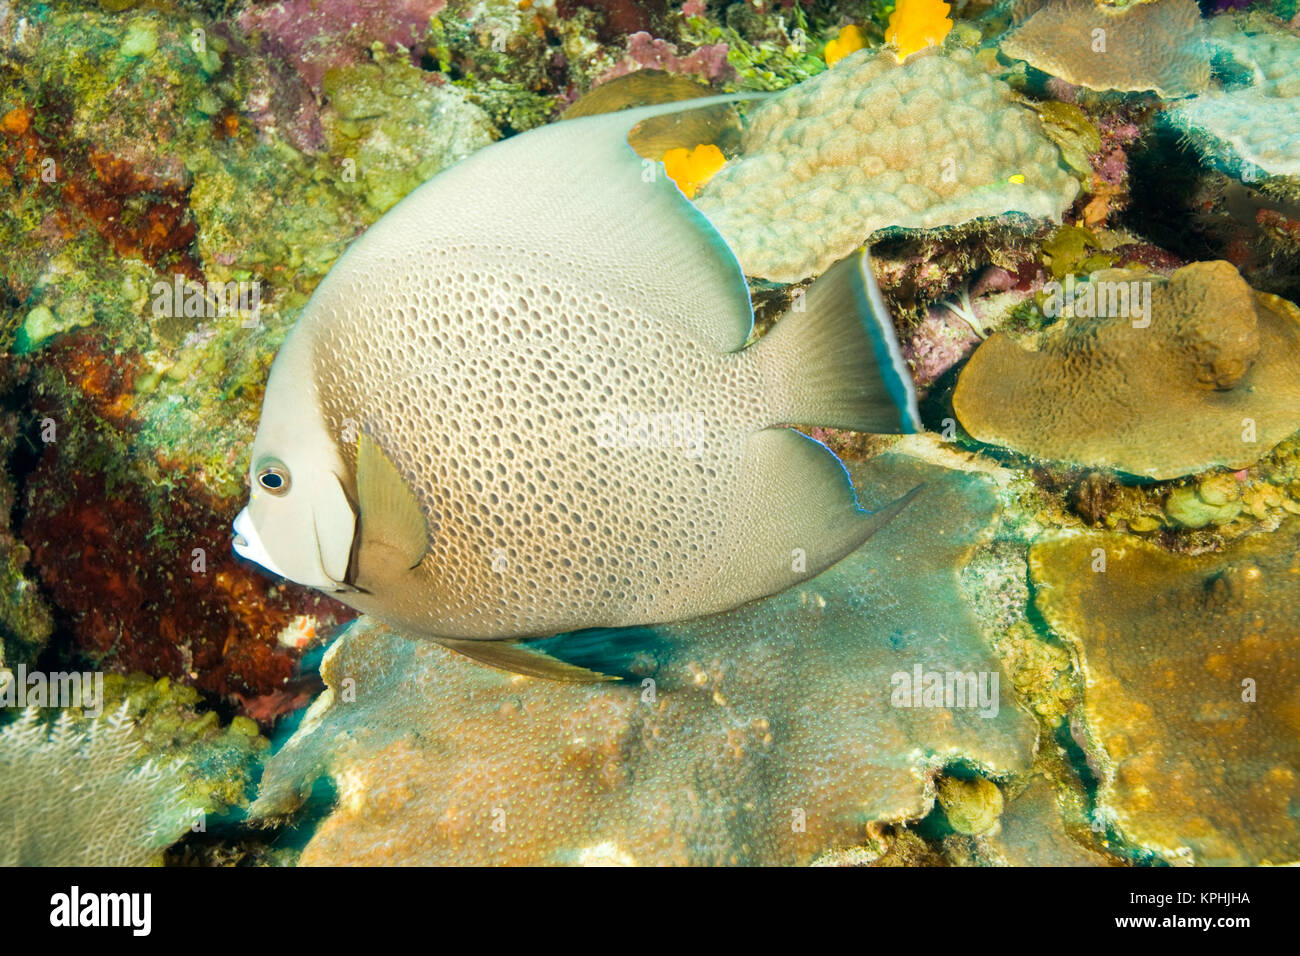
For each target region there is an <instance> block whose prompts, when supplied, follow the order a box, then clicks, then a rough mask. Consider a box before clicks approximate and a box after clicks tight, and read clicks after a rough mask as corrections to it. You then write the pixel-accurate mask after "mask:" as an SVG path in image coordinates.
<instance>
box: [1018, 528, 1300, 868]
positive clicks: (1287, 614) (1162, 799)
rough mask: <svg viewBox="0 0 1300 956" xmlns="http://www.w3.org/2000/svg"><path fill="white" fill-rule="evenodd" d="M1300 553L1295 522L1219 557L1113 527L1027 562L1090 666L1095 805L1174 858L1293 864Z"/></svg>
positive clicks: (1299, 727)
mask: <svg viewBox="0 0 1300 956" xmlns="http://www.w3.org/2000/svg"><path fill="white" fill-rule="evenodd" d="M1099 553H1100V554H1101V555H1103V556H1104V561H1105V563H1104V564H1103V565H1098V560H1099V559H1098V554H1099ZM1298 554H1300V522H1297V521H1295V520H1294V519H1293V520H1290V521H1288V522H1287V523H1286V524H1284V525H1283V526H1282V528H1281V529H1279V530H1278V531H1275V532H1272V533H1266V534H1256V535H1252V536H1251V537H1249V538H1246V539H1244V540H1243V541H1240V542H1238V543H1236V544H1235V545H1234V546H1232V548H1231V549H1229V550H1228V551H1226V552H1224V553H1222V554H1205V555H1200V556H1197V557H1186V556H1181V555H1173V554H1169V553H1168V552H1166V551H1162V550H1161V549H1160V548H1158V547H1156V546H1155V545H1152V544H1149V543H1147V542H1145V541H1141V540H1136V539H1134V538H1131V537H1128V536H1125V535H1118V534H1114V533H1107V532H1100V533H1087V534H1080V535H1076V536H1072V537H1069V538H1064V539H1057V540H1049V541H1043V542H1040V543H1038V544H1035V545H1034V547H1033V548H1032V549H1031V551H1030V569H1031V574H1032V579H1033V583H1034V587H1035V590H1036V597H1035V601H1036V603H1037V606H1038V608H1039V610H1040V611H1041V612H1042V614H1043V616H1044V618H1045V619H1046V620H1047V622H1048V623H1049V624H1050V625H1051V627H1052V629H1053V630H1054V631H1056V632H1057V634H1058V635H1059V636H1061V637H1062V638H1064V639H1065V640H1067V641H1068V642H1069V643H1070V644H1072V645H1073V647H1074V650H1075V652H1076V655H1077V657H1078V660H1079V664H1080V667H1081V669H1082V671H1083V675H1084V681H1085V689H1084V700H1083V708H1084V716H1085V717H1086V723H1087V727H1088V730H1089V736H1090V740H1089V743H1088V747H1089V749H1090V757H1091V759H1090V763H1092V764H1093V765H1094V766H1097V767H1099V768H1100V771H1101V777H1102V787H1101V791H1100V793H1099V796H1098V804H1099V809H1100V810H1101V811H1102V812H1103V813H1104V814H1105V815H1106V816H1108V817H1109V818H1110V819H1111V820H1112V821H1113V822H1114V823H1115V824H1116V826H1117V827H1118V829H1119V830H1120V831H1121V832H1122V833H1123V834H1124V835H1125V837H1126V838H1127V839H1129V840H1131V841H1133V842H1135V843H1137V844H1138V845H1140V846H1143V847H1146V848H1148V849H1150V850H1151V851H1153V852H1155V853H1158V854H1160V855H1161V856H1163V857H1165V858H1166V859H1168V860H1170V861H1171V862H1192V861H1194V862H1197V863H1202V864H1207V865H1217V866H1225V865H1244V864H1254V863H1263V862H1272V863H1293V862H1295V861H1297V860H1300V816H1297V814H1296V807H1297V806H1300V708H1298V707H1297V696H1296V688H1297V687H1298V686H1300V636H1297V631H1296V608H1297V607H1300V556H1298ZM1099 567H1102V568H1104V570H1100V571H1099V570H1098V568H1099Z"/></svg>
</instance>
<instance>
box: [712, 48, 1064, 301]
mask: <svg viewBox="0 0 1300 956" xmlns="http://www.w3.org/2000/svg"><path fill="white" fill-rule="evenodd" d="M1012 99H1013V94H1012V92H1011V89H1010V87H1008V86H1007V85H1006V84H1005V83H1002V82H1000V81H999V80H996V79H994V78H992V77H990V76H988V75H987V74H986V73H984V71H983V70H981V69H980V68H979V67H978V65H976V63H975V61H974V58H973V57H971V55H970V54H969V53H967V52H965V51H961V50H958V51H956V52H953V53H951V54H947V53H942V52H938V51H931V52H928V53H918V54H916V55H914V56H912V57H910V58H909V59H908V60H907V62H906V63H903V64H901V65H900V64H899V63H898V62H897V60H896V59H895V57H894V54H893V53H891V52H889V51H884V52H879V51H867V50H861V51H858V52H856V53H853V54H850V55H849V56H847V57H845V58H844V59H843V60H842V61H841V62H839V63H838V64H836V66H835V68H834V69H833V70H828V71H826V72H825V73H822V74H820V75H819V76H817V77H815V78H813V79H811V80H807V81H805V82H803V83H801V84H799V85H798V86H796V87H793V88H791V89H789V90H787V91H785V92H783V93H781V94H779V95H777V96H776V97H774V98H773V99H771V100H769V101H768V102H765V103H764V104H763V105H762V106H760V107H758V108H757V109H756V110H754V111H753V113H752V114H751V116H750V117H749V120H748V124H747V126H746V129H745V131H744V134H743V137H742V143H741V149H740V156H739V158H738V159H736V160H733V161H732V162H729V163H728V164H727V165H726V166H725V167H723V169H722V171H721V172H719V173H718V174H717V176H715V177H714V178H713V179H712V180H710V182H709V183H708V185H707V186H705V187H704V189H703V190H702V191H701V193H700V196H699V198H698V200H697V201H696V204H697V205H698V206H699V207H700V209H702V210H703V211H704V212H705V214H706V215H707V216H708V217H709V219H710V220H711V221H712V222H713V224H714V225H715V226H717V228H718V230H719V232H721V233H722V235H723V237H724V238H725V239H726V240H727V242H728V244H729V245H730V246H731V247H732V249H733V250H735V252H736V256H737V258H738V259H739V260H740V264H741V267H742V268H743V269H744V270H745V273H746V274H747V275H751V276H758V277H761V278H764V279H770V280H773V281H776V282H797V281H799V280H801V279H805V278H807V277H808V276H810V275H815V274H817V273H820V272H822V271H824V270H825V269H826V268H827V267H828V266H830V265H831V264H832V263H834V262H837V261H838V260H840V259H842V258H844V257H845V256H847V255H848V254H849V253H850V252H852V251H853V250H854V249H855V248H856V247H857V246H859V245H860V244H861V243H862V242H863V241H865V240H866V239H868V238H869V237H870V236H872V235H873V234H874V233H876V232H879V231H880V230H883V229H887V228H903V229H934V228H938V227H941V226H951V225H957V224H961V223H965V222H968V221H970V220H972V219H978V218H981V217H988V216H1001V215H1004V214H1007V213H1021V214H1024V215H1026V216H1030V217H1033V218H1036V219H1059V218H1060V215H1061V213H1062V211H1063V210H1065V209H1066V208H1067V207H1068V206H1069V205H1070V202H1071V201H1072V200H1073V199H1074V197H1075V194H1076V193H1077V192H1078V184H1077V182H1075V180H1074V179H1073V178H1072V177H1071V176H1070V174H1069V173H1068V172H1067V171H1066V170H1065V168H1064V166H1063V165H1062V163H1061V154H1060V152H1059V151H1058V150H1057V148H1056V146H1054V145H1053V144H1052V142H1051V141H1050V140H1049V139H1047V137H1046V136H1045V135H1044V133H1043V130H1042V125H1041V124H1040V122H1039V120H1038V118H1037V117H1036V116H1034V114H1033V113H1031V112H1030V111H1029V110H1026V109H1024V108H1023V107H1020V106H1017V105H1016V104H1015V103H1014V102H1012Z"/></svg>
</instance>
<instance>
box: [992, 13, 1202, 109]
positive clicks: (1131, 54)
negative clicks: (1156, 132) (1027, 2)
mask: <svg viewBox="0 0 1300 956" xmlns="http://www.w3.org/2000/svg"><path fill="white" fill-rule="evenodd" d="M1002 52H1004V53H1005V54H1007V56H1012V57H1015V58H1016V59H1019V60H1026V61H1028V63H1029V65H1030V66H1033V67H1035V68H1037V69H1039V70H1042V71H1043V72H1044V73H1049V74H1051V75H1052V76H1056V77H1059V78H1061V79H1063V80H1065V81H1066V82H1067V83H1073V84H1074V85H1075V86H1086V87H1088V88H1089V89H1092V90H1121V91H1138V90H1154V91H1155V92H1157V93H1159V94H1160V95H1161V96H1163V97H1173V96H1186V95H1188V94H1191V93H1199V92H1201V91H1202V90H1204V89H1205V88H1206V86H1208V85H1209V82H1210V59H1209V56H1208V55H1207V52H1206V49H1205V44H1204V41H1203V39H1202V30H1201V14H1200V10H1199V9H1197V6H1196V3H1195V0H1159V2H1158V3H1133V4H1131V5H1129V6H1126V7H1122V8H1119V7H1112V6H1106V5H1103V4H1099V3H1094V2H1093V0H1054V2H1052V3H1049V4H1047V5H1045V6H1044V7H1042V8H1041V9H1040V10H1038V11H1037V12H1036V13H1035V14H1034V15H1033V16H1031V17H1030V18H1029V19H1028V20H1026V21H1025V22H1024V23H1023V24H1022V25H1021V26H1020V27H1019V28H1018V29H1016V30H1015V32H1013V33H1012V34H1011V35H1010V36H1008V37H1007V38H1006V39H1005V40H1004V41H1003V42H1002Z"/></svg>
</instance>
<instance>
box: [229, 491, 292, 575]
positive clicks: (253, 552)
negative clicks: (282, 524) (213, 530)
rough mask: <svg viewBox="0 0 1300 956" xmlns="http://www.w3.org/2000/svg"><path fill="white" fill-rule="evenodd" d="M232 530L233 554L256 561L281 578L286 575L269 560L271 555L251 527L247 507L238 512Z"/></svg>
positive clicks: (251, 522) (251, 520) (251, 521)
mask: <svg viewBox="0 0 1300 956" xmlns="http://www.w3.org/2000/svg"><path fill="white" fill-rule="evenodd" d="M234 531H235V537H234V540H233V541H232V542H231V544H232V546H233V547H234V550H235V554H237V555H239V556H240V557H241V558H247V559H248V560H249V561H255V562H257V563H258V564H260V565H261V566H262V567H264V568H266V569H267V570H268V571H271V572H273V573H275V574H278V575H280V577H282V578H287V577H288V575H287V574H285V573H284V572H283V571H281V570H280V569H279V568H278V567H277V566H276V564H275V562H274V561H272V560H271V556H270V555H269V554H267V553H266V547H265V546H264V545H263V544H262V540H261V539H260V538H259V537H258V536H257V531H256V530H255V529H254V528H253V519H252V518H250V517H249V515H248V509H247V508H245V509H244V510H243V511H241V512H239V515H238V517H236V518H235V524H234Z"/></svg>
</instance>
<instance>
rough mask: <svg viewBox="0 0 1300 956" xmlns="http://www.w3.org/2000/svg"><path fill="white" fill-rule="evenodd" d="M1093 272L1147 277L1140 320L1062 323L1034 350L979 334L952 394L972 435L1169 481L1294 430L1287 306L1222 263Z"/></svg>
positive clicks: (1294, 369)
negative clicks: (1146, 309)
mask: <svg viewBox="0 0 1300 956" xmlns="http://www.w3.org/2000/svg"><path fill="white" fill-rule="evenodd" d="M1116 277H1118V278H1116ZM1094 278H1102V279H1103V281H1106V282H1122V283H1124V284H1129V283H1134V282H1136V283H1142V282H1149V283H1150V284H1151V286H1152V290H1151V293H1150V317H1149V319H1150V324H1149V326H1143V325H1142V324H1141V323H1142V322H1144V321H1145V320H1144V319H1140V318H1137V317H1136V316H1130V315H1123V314H1115V313H1112V314H1109V315H1107V316H1105V317H1100V318H1074V319H1070V320H1068V324H1067V326H1066V327H1065V328H1063V329H1061V330H1060V331H1056V332H1049V333H1048V335H1047V336H1046V337H1045V338H1044V339H1043V340H1042V341H1041V342H1040V343H1039V347H1038V350H1037V351H1031V350H1029V349H1027V348H1025V347H1023V346H1021V345H1019V344H1017V343H1016V342H1015V341H1013V340H1012V339H1011V338H1010V337H1008V336H1007V335H1005V334H1003V333H994V334H993V335H991V336H989V338H988V340H987V341H986V342H984V343H983V344H982V345H981V346H980V347H979V348H978V349H976V350H975V353H974V355H972V356H971V359H970V361H969V362H968V363H967V365H966V367H965V368H964V369H963V370H962V373H961V377H960V378H959V379H958V382H957V388H956V390H955V391H954V393H953V400H952V401H953V409H954V410H955V411H956V413H957V418H958V420H959V421H960V422H961V424H962V427H963V428H965V429H966V430H967V431H968V432H970V434H971V435H972V436H974V437H975V438H976V439H978V440H979V441H982V442H986V443H988V444H993V445H1001V446H1003V447H1006V448H1011V449H1013V450H1015V451H1018V452H1020V453H1022V454H1025V455H1030V456H1032V457H1035V458H1043V459H1053V460H1056V461H1063V462H1070V463H1072V464H1078V465H1087V466H1090V467H1098V468H1101V467H1110V468H1116V469H1119V470H1121V471H1125V472H1129V473H1131V474H1135V475H1144V476H1148V477H1152V478H1175V477H1178V476H1179V475H1186V474H1191V473H1193V472H1197V471H1203V470H1205V469H1206V468H1209V467H1212V466H1215V465H1223V466H1227V467H1230V468H1245V467H1247V466H1249V465H1251V464H1253V463H1254V462H1256V461H1258V460H1259V459H1260V458H1261V457H1262V456H1263V455H1264V454H1266V453H1267V452H1268V451H1269V449H1271V448H1272V447H1273V446H1274V445H1276V444H1277V443H1278V442H1280V441H1282V440H1283V439H1284V438H1287V437H1288V436H1290V435H1291V434H1292V433H1294V432H1295V431H1296V429H1298V428H1300V309H1297V308H1296V306H1295V305H1293V304H1292V303H1290V302H1287V301H1286V300H1284V299H1280V298H1278V297H1276V296H1272V295H1267V294H1264V293H1255V292H1253V291H1252V290H1251V288H1250V287H1249V286H1248V285H1247V284H1246V282H1245V280H1244V279H1242V278H1241V276H1240V275H1239V274H1238V273H1237V271H1236V269H1234V268H1233V267H1232V266H1231V265H1230V264H1229V263H1227V262H1198V263H1193V264H1192V265H1190V266H1185V267H1184V268H1182V269H1179V270H1178V271H1177V272H1175V273H1174V275H1173V276H1172V278H1171V279H1170V280H1169V281H1167V282H1166V281H1164V280H1161V279H1159V278H1158V277H1154V276H1149V275H1142V274H1133V273H1122V272H1107V273H1106V274H1105V276H1103V277H1094ZM1105 288H1107V290H1109V289H1110V288H1112V287H1105ZM1131 288H1132V287H1131V286H1130V290H1131ZM1106 294H1107V298H1109V295H1110V293H1109V291H1107V293H1106ZM1135 319H1136V321H1137V324H1136V325H1135Z"/></svg>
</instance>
